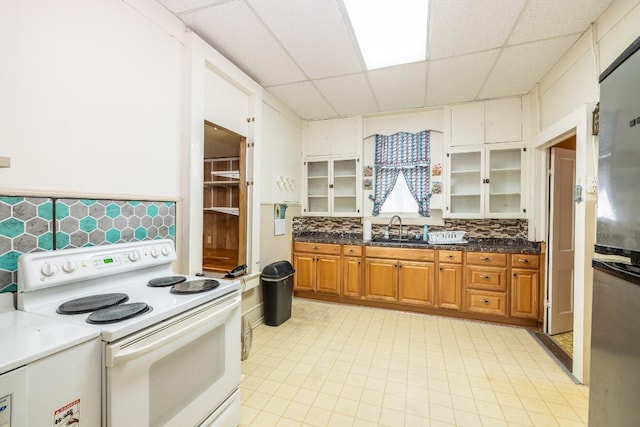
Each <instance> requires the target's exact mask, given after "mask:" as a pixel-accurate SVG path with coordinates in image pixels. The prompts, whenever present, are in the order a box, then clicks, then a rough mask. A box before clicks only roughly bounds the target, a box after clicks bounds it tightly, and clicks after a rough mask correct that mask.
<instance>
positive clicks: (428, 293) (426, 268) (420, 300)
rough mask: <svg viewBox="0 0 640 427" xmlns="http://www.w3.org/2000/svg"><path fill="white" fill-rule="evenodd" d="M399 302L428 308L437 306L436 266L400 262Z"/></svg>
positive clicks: (430, 263)
mask: <svg viewBox="0 0 640 427" xmlns="http://www.w3.org/2000/svg"><path fill="white" fill-rule="evenodd" d="M398 301H400V302H402V303H408V304H418V305H423V306H427V307H433V306H434V305H435V264H434V263H432V262H416V261H400V262H398Z"/></svg>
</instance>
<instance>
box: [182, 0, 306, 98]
mask: <svg viewBox="0 0 640 427" xmlns="http://www.w3.org/2000/svg"><path fill="white" fill-rule="evenodd" d="M181 18H182V19H183V20H184V21H185V22H186V23H187V25H189V26H190V27H191V28H192V29H193V30H194V31H195V32H196V33H197V34H198V35H200V37H202V38H203V39H204V40H206V41H207V42H208V43H209V44H211V45H212V46H213V47H214V48H216V49H217V50H218V51H220V53H222V54H223V55H224V56H225V57H227V58H228V59H229V60H230V61H231V62H233V63H234V64H236V65H237V66H238V67H240V68H241V69H242V70H243V71H244V72H246V73H247V74H249V75H250V76H251V77H252V78H253V79H254V80H256V81H257V82H258V83H260V84H261V85H263V86H269V85H277V84H282V83H291V82H300V81H303V80H306V77H305V75H304V74H303V73H302V71H301V70H300V69H299V68H298V66H297V65H296V64H295V63H294V62H293V61H292V59H291V58H290V57H289V55H287V53H286V52H285V51H284V50H283V49H282V47H281V46H280V45H279V44H278V43H277V42H276V41H275V40H274V39H273V37H272V36H271V34H269V32H268V31H267V30H266V29H265V28H264V26H263V25H262V23H261V22H260V21H259V20H258V19H257V17H256V16H255V14H254V13H253V11H252V10H251V9H249V7H248V6H247V5H246V4H245V3H244V2H241V1H234V2H228V3H223V4H220V5H218V6H215V7H210V8H207V9H204V10H201V11H199V12H197V13H193V14H186V15H183V16H181Z"/></svg>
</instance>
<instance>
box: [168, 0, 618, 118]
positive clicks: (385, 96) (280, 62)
mask: <svg viewBox="0 0 640 427" xmlns="http://www.w3.org/2000/svg"><path fill="white" fill-rule="evenodd" d="M159 1H160V3H162V4H163V5H164V6H165V7H167V8H168V9H169V10H170V11H171V12H173V13H174V14H175V15H176V16H178V17H179V18H180V19H182V20H183V21H184V22H185V23H186V25H188V26H189V27H190V28H191V29H192V30H193V31H194V32H195V33H197V34H198V35H199V36H200V37H202V38H203V39H204V40H206V41H207V42H208V43H209V44H211V46H213V47H214V48H215V49H217V50H218V51H219V52H221V53H222V54H223V55H224V56H225V57H227V58H228V59H229V60H230V61H232V62H233V63H234V64H236V65H237V66H238V67H239V68H241V69H242V70H243V71H244V72H245V73H247V74H248V75H249V76H251V77H252V78H253V79H254V80H256V81H257V82H258V83H259V84H260V85H262V86H263V87H264V88H265V89H266V90H267V91H269V92H270V93H271V94H272V95H274V96H275V97H276V98H278V99H279V100H280V101H282V102H283V103H284V104H286V105H287V106H289V107H290V108H291V109H292V110H293V111H295V112H296V113H298V114H299V115H300V116H301V117H302V118H304V119H308V120H314V119H325V118H333V117H342V116H349V115H357V114H364V115H366V114H375V113H383V112H390V111H401V110H408V109H415V108H423V107H433V106H438V105H445V104H455V103H459V102H466V101H473V100H482V99H491V98H498V97H505V96H515V95H522V94H526V93H528V92H529V91H530V90H531V89H532V88H533V87H534V85H535V84H536V83H537V82H538V81H540V80H541V79H542V77H543V76H544V75H545V74H546V73H547V72H548V71H549V69H550V68H551V67H552V66H553V65H554V64H555V63H556V62H557V61H558V60H559V59H560V58H561V57H562V56H563V55H564V54H565V53H566V52H567V50H568V49H569V48H570V47H571V46H572V45H573V44H574V43H575V42H576V41H577V40H578V38H579V37H580V35H581V34H583V33H584V32H585V31H588V29H589V27H590V25H591V23H592V22H594V21H595V20H596V18H597V17H598V16H600V15H601V14H602V12H604V10H605V9H606V8H607V7H608V6H609V5H610V4H611V3H612V1H613V0H431V1H430V16H429V25H430V29H429V39H428V46H427V61H423V62H417V63H411V64H405V65H399V66H395V67H388V68H382V69H377V70H373V71H367V70H366V68H365V67H364V61H363V60H362V57H361V55H360V52H359V50H358V46H357V44H356V41H355V36H354V34H353V31H352V29H351V25H350V23H349V20H348V18H347V15H346V9H345V7H344V4H343V3H342V0H159ZM371 1H382V0H371Z"/></svg>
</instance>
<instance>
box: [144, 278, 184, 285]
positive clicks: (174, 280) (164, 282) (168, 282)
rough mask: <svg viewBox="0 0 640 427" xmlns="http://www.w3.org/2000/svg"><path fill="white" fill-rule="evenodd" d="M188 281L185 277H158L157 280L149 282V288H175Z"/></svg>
mask: <svg viewBox="0 0 640 427" xmlns="http://www.w3.org/2000/svg"><path fill="white" fill-rule="evenodd" d="M185 280H187V278H186V277H184V276H169V277H158V278H157V279H151V280H149V283H147V286H151V287H152V288H160V287H164V286H173V285H177V284H178V283H182V282H184V281H185Z"/></svg>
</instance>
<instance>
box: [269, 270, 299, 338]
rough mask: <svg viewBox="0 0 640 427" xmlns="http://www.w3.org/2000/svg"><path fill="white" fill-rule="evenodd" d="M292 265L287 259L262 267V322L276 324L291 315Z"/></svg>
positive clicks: (270, 324)
mask: <svg viewBox="0 0 640 427" xmlns="http://www.w3.org/2000/svg"><path fill="white" fill-rule="evenodd" d="M293 273H294V270H293V266H292V265H291V263H290V262H289V261H277V262H274V263H272V264H269V265H267V266H266V267H265V268H263V269H262V276H261V281H262V295H263V297H264V323H265V324H266V325H269V326H278V325H280V324H282V323H283V322H285V321H287V320H288V319H289V318H290V317H291V298H292V295H293Z"/></svg>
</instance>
